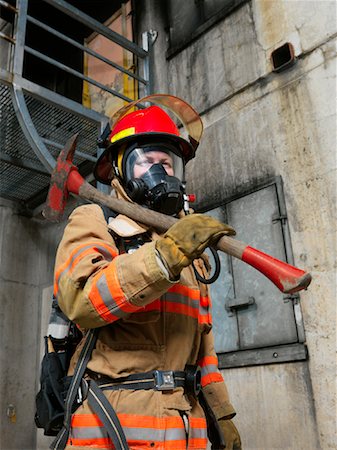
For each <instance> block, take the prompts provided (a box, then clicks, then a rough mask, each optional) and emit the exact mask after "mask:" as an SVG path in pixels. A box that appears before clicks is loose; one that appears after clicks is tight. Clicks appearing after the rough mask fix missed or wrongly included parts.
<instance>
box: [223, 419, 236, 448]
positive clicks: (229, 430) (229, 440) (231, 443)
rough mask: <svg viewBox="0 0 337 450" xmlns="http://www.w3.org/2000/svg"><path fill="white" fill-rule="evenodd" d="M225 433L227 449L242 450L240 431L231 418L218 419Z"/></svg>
mask: <svg viewBox="0 0 337 450" xmlns="http://www.w3.org/2000/svg"><path fill="white" fill-rule="evenodd" d="M218 423H219V425H220V428H221V430H222V432H223V434H224V438H225V442H226V450H242V446H241V438H240V435H239V432H238V430H237V428H236V426H235V425H234V423H233V422H232V421H231V420H225V419H220V420H219V421H218Z"/></svg>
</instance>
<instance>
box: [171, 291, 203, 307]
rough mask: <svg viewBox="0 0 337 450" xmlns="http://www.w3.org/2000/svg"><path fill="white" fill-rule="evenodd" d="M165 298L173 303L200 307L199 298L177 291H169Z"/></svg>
mask: <svg viewBox="0 0 337 450" xmlns="http://www.w3.org/2000/svg"><path fill="white" fill-rule="evenodd" d="M165 300H166V301H169V302H172V303H181V304H182V305H188V306H189V307H190V308H195V309H198V308H199V300H192V299H191V298H190V297H188V296H187V295H182V294H178V293H176V292H167V293H166V295H165Z"/></svg>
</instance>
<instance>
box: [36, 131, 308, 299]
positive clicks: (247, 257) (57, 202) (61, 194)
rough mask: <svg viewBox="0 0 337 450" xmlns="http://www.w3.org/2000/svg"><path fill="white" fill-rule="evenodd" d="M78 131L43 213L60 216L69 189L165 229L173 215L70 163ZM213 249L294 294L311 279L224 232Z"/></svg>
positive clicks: (59, 165)
mask: <svg viewBox="0 0 337 450" xmlns="http://www.w3.org/2000/svg"><path fill="white" fill-rule="evenodd" d="M77 137H78V134H75V135H74V136H72V137H71V138H70V139H69V140H68V142H67V143H66V145H65V147H64V149H63V150H62V151H61V153H60V155H59V157H58V159H57V162H56V166H55V168H54V171H53V173H52V175H51V182H50V188H49V192H48V197H47V201H46V207H45V209H44V211H43V215H44V216H45V218H46V219H48V220H50V221H52V222H58V221H60V220H61V218H62V215H63V211H64V208H65V204H66V201H67V198H68V196H69V193H72V194H76V195H79V196H80V197H81V198H83V199H85V200H89V201H91V202H94V203H98V204H101V205H105V206H108V207H109V208H110V209H112V210H114V211H116V212H119V213H120V214H124V215H125V216H128V217H130V218H131V219H134V220H136V221H137V222H140V223H143V224H145V225H148V226H151V227H153V228H155V229H156V230H158V231H159V232H164V231H166V230H167V229H168V228H170V226H171V225H173V224H174V223H175V222H176V221H177V220H179V219H176V218H174V217H171V216H167V215H165V214H161V213H158V212H156V211H152V210H150V209H145V208H143V207H142V206H140V205H137V204H135V203H128V202H126V201H125V200H120V199H117V198H114V197H111V196H109V195H106V194H103V193H102V192H100V191H99V190H97V189H96V188H94V187H93V186H91V184H89V183H88V182H87V181H86V180H85V179H84V178H83V177H82V176H81V175H80V173H79V171H78V169H77V167H76V166H75V165H74V164H73V163H72V160H73V156H74V152H75V148H76V142H77ZM216 249H217V250H221V251H222V252H225V253H228V254H229V255H231V256H234V257H235V258H238V259H240V260H242V261H244V262H245V263H247V264H249V265H250V266H252V267H254V268H255V269H257V270H258V271H260V272H261V273H262V274H263V275H265V276H266V277H267V278H269V280H270V281H272V282H273V283H274V284H275V285H276V286H277V287H278V288H279V289H280V291H281V292H284V293H286V294H293V293H295V292H298V291H301V290H302V289H306V288H307V287H308V286H309V284H310V282H311V275H310V273H307V272H305V271H303V270H301V269H298V268H296V267H294V266H291V265H290V264H287V263H285V262H283V261H280V260H278V259H276V258H274V257H272V256H270V255H268V254H266V253H263V252H261V251H260V250H257V249H255V248H253V247H250V246H249V245H247V244H245V243H243V242H240V241H238V240H236V239H233V238H231V237H229V236H223V237H222V238H221V239H220V240H219V241H218V242H217V244H216Z"/></svg>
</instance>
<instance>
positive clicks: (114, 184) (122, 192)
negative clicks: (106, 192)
mask: <svg viewBox="0 0 337 450" xmlns="http://www.w3.org/2000/svg"><path fill="white" fill-rule="evenodd" d="M111 187H112V189H114V190H115V191H116V192H117V194H118V196H119V197H120V198H122V199H123V200H126V201H127V202H132V203H133V200H131V198H130V197H129V196H128V194H127V193H126V192H125V189H124V187H123V186H122V183H121V182H120V181H119V179H118V178H116V177H115V178H113V179H112V181H111Z"/></svg>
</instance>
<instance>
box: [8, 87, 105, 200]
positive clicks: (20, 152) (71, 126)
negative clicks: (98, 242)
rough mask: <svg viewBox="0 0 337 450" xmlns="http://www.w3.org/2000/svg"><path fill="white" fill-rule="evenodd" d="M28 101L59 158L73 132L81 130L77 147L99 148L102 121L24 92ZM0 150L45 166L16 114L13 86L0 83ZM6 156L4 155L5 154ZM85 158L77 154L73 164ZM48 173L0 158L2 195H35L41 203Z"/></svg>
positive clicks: (38, 126) (39, 129) (30, 197)
mask: <svg viewBox="0 0 337 450" xmlns="http://www.w3.org/2000/svg"><path fill="white" fill-rule="evenodd" d="M25 101H26V105H27V108H28V111H29V114H30V116H31V119H32V121H33V123H34V126H35V128H36V130H37V132H38V134H39V136H40V137H41V139H42V140H43V139H47V140H48V141H53V142H55V143H56V144H57V145H56V146H55V145H52V144H51V143H48V142H46V143H45V146H46V148H47V149H48V150H49V152H50V153H51V155H52V156H53V157H54V158H55V159H56V158H57V156H58V155H59V153H60V148H59V146H60V145H62V146H63V145H64V144H65V142H66V141H67V139H68V138H70V137H71V136H72V135H73V134H74V133H80V134H79V139H78V144H77V149H78V150H80V151H81V152H83V153H85V154H88V155H92V156H94V155H95V153H96V150H97V144H96V140H97V137H98V134H99V128H100V124H99V123H97V122H94V121H90V120H89V119H86V118H83V117H82V116H79V115H77V114H76V113H75V112H74V113H72V112H69V111H65V110H63V109H61V108H60V107H58V106H56V105H51V104H48V103H47V102H45V101H42V100H40V99H36V98H34V97H32V96H30V95H29V94H25ZM0 150H1V153H2V154H4V156H5V157H6V156H8V157H12V158H13V157H14V158H18V159H22V160H29V161H30V162H31V163H33V164H34V165H35V166H36V167H37V168H39V167H40V168H41V169H42V170H45V169H44V168H43V166H42V164H41V162H40V160H39V159H38V157H37V156H36V155H35V153H34V151H33V150H32V148H31V147H30V145H29V143H28V141H27V139H26V138H25V135H24V133H23V131H22V130H21V127H20V124H19V122H18V119H17V117H16V114H15V110H14V107H13V103H12V99H11V88H10V87H9V86H7V85H5V84H2V83H0ZM2 159H4V158H2ZM85 160H86V159H85V158H83V157H80V156H78V155H75V157H74V164H76V165H77V166H80V165H81V163H83V162H84V161H85ZM49 182H50V178H49V175H47V174H46V175H44V174H41V173H38V172H36V171H32V170H29V169H27V168H23V167H17V166H14V165H11V164H8V163H7V162H5V161H3V160H2V161H0V196H2V197H4V198H8V199H11V200H14V201H20V202H23V203H24V202H25V201H28V200H31V201H32V204H33V205H34V196H36V201H37V203H36V204H35V205H34V206H37V205H38V204H39V203H41V201H43V200H41V199H40V196H38V195H39V194H40V193H41V191H42V192H43V191H44V190H47V188H48V186H49Z"/></svg>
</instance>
